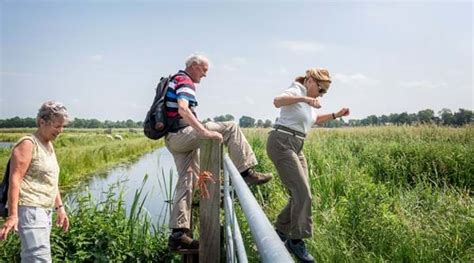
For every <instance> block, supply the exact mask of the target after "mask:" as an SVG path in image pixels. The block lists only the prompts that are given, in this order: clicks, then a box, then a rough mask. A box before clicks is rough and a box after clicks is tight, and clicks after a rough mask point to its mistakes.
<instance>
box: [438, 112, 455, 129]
mask: <svg viewBox="0 0 474 263" xmlns="http://www.w3.org/2000/svg"><path fill="white" fill-rule="evenodd" d="M438 115H439V116H440V117H441V120H442V123H443V124H444V125H453V124H454V115H453V112H452V111H451V110H450V109H447V108H443V109H442V110H440V111H439V112H438Z"/></svg>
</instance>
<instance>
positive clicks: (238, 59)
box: [231, 57, 248, 65]
mask: <svg viewBox="0 0 474 263" xmlns="http://www.w3.org/2000/svg"><path fill="white" fill-rule="evenodd" d="M231 61H232V63H233V64H239V65H245V64H247V61H248V59H247V58H244V57H234V58H232V59H231Z"/></svg>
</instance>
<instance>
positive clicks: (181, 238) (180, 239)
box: [168, 232, 199, 251]
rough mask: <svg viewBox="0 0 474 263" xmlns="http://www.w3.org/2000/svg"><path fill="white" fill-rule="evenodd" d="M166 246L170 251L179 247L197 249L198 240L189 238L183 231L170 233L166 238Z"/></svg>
mask: <svg viewBox="0 0 474 263" xmlns="http://www.w3.org/2000/svg"><path fill="white" fill-rule="evenodd" d="M168 248H169V250H171V251H176V250H179V249H199V241H197V240H194V239H192V238H190V237H189V236H188V235H187V234H186V233H184V232H176V233H172V234H171V235H170V237H169V238H168Z"/></svg>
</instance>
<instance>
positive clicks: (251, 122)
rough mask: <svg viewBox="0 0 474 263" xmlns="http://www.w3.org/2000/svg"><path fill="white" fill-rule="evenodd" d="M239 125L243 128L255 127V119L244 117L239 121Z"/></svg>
mask: <svg viewBox="0 0 474 263" xmlns="http://www.w3.org/2000/svg"><path fill="white" fill-rule="evenodd" d="M239 125H240V127H242V128H252V127H255V119H254V118H252V117H249V116H242V117H240V119H239Z"/></svg>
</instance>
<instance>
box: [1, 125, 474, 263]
mask: <svg viewBox="0 0 474 263" xmlns="http://www.w3.org/2000/svg"><path fill="white" fill-rule="evenodd" d="M268 131H269V130H265V129H245V130H244V132H245V134H246V136H247V138H248V140H249V142H250V144H251V145H252V147H253V149H254V150H255V153H256V155H257V158H258V160H259V166H258V167H257V168H258V170H263V171H272V172H274V173H275V169H274V167H273V164H272V163H271V161H270V160H269V158H268V157H267V154H266V152H265V147H266V139H267V136H268ZM29 132H31V131H25V130H21V131H19V130H13V131H11V130H10V131H8V132H4V131H0V141H15V140H17V139H18V138H19V137H21V136H22V135H23V134H26V133H29ZM117 132H118V134H121V136H122V137H123V138H124V139H123V140H117V139H110V138H108V137H107V136H106V134H104V133H103V131H102V130H92V131H91V130H76V131H66V132H65V133H64V134H63V135H61V137H60V138H59V139H58V140H57V141H56V142H55V147H56V152H57V155H58V158H59V162H60V165H61V185H62V186H63V187H64V186H68V187H72V186H74V185H76V184H77V183H79V182H80V181H81V180H84V178H85V177H86V176H87V174H89V173H91V172H93V171H97V170H102V169H106V168H107V167H110V166H112V165H114V164H116V163H117V162H123V161H128V160H131V159H134V158H136V157H137V156H139V155H141V154H143V153H144V152H146V151H149V150H152V149H154V148H156V147H158V146H160V143H162V142H161V141H160V142H152V141H150V140H147V139H146V138H144V136H143V135H142V134H141V133H135V132H130V131H128V130H121V131H117ZM113 134H114V135H115V134H116V131H115V130H114V131H113ZM304 153H305V155H306V158H307V160H308V165H309V175H310V180H311V190H312V194H313V222H314V229H313V238H312V239H311V240H308V242H307V245H308V248H309V250H310V251H311V253H312V254H313V255H314V256H315V257H316V259H317V260H318V261H320V262H386V261H390V262H392V261H394V262H474V206H473V203H474V202H473V190H474V187H473V184H474V179H473V175H474V127H472V126H470V127H464V128H446V127H435V126H422V127H374V128H348V129H344V128H343V129H314V130H313V131H312V132H311V133H310V134H309V136H308V139H307V141H306V142H305V146H304ZM8 156H9V150H1V151H0V170H1V169H4V165H5V164H6V160H7V158H8ZM275 174H276V173H275ZM252 191H253V193H254V194H255V196H256V198H257V200H258V201H259V203H260V204H261V205H262V207H263V208H264V210H265V212H266V214H267V216H268V217H269V219H270V221H272V222H273V221H274V220H275V218H276V216H277V214H278V213H279V211H280V210H281V209H282V208H283V207H284V205H285V204H286V202H287V200H288V194H287V193H286V191H285V190H284V188H283V187H282V185H281V182H280V180H279V178H278V176H275V178H274V180H272V181H271V182H269V183H268V184H266V185H263V186H259V187H254V188H253V189H252ZM119 193H120V191H118V190H117V189H111V191H110V193H109V195H110V198H108V199H107V201H105V202H103V203H100V204H96V203H94V201H93V200H90V198H89V197H87V196H86V197H82V198H80V202H82V203H81V205H80V206H78V207H77V208H76V209H75V210H72V211H70V217H71V221H72V222H73V225H74V228H73V229H74V231H72V232H71V233H69V234H67V235H64V234H61V233H60V232H59V231H57V230H54V231H53V236H52V240H53V255H55V258H56V259H57V260H59V261H63V260H72V261H78V262H81V261H94V260H95V261H98V262H103V261H104V262H105V261H133V262H138V261H140V262H162V261H163V260H169V259H171V258H173V256H172V255H170V254H167V253H166V251H165V250H166V234H165V232H162V231H154V232H153V231H150V230H151V229H153V228H155V227H156V226H153V225H152V224H150V221H149V219H147V218H146V217H143V214H141V213H142V212H141V210H140V209H138V208H137V209H135V210H134V211H131V212H130V214H126V212H125V210H124V209H123V200H121V197H120V194H119ZM137 194H138V195H137V198H136V199H137V200H139V199H140V194H141V193H140V192H139V191H138V190H137ZM142 196H146V195H145V193H143V194H142ZM140 202H141V201H140ZM140 202H138V201H137V204H136V206H138V207H139V204H140ZM238 217H239V218H240V219H239V222H240V225H241V228H242V232H243V235H244V241H245V243H246V246H247V253H248V254H249V262H259V259H258V256H257V253H256V251H255V249H256V248H255V246H254V245H253V244H254V242H253V240H252V237H251V234H250V232H249V229H248V226H247V225H246V220H245V219H243V218H244V216H243V214H242V212H241V211H238ZM155 230H156V229H155ZM152 232H153V233H154V234H152ZM94 240H102V241H100V242H99V243H97V241H94ZM18 242H19V241H18V238H10V239H9V241H8V242H7V243H1V244H0V251H2V252H1V253H0V259H3V260H7V261H12V260H13V261H15V260H16V261H17V260H18V256H15V255H17V254H18V251H19V250H18V249H19V244H18Z"/></svg>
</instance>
